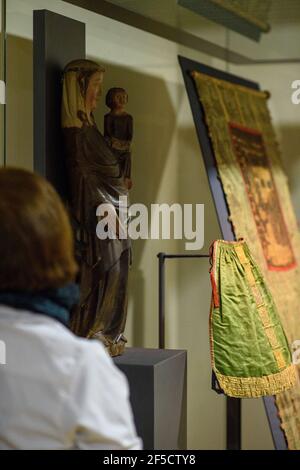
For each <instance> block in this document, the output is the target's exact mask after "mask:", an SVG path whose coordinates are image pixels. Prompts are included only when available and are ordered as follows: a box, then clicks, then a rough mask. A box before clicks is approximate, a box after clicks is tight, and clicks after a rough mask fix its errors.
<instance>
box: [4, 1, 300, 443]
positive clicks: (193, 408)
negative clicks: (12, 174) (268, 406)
mask: <svg viewBox="0 0 300 470" xmlns="http://www.w3.org/2000/svg"><path fill="white" fill-rule="evenodd" d="M8 3H9V4H10V6H9V12H8V32H9V47H8V51H9V54H8V55H9V62H8V152H7V155H8V161H9V164H14V165H19V166H24V167H26V168H31V167H32V161H33V159H32V134H33V129H32V96H33V89H32V87H33V85H32V29H31V28H32V9H33V8H49V7H48V5H47V2H46V1H43V0H35V1H34V0H31V1H30V0H26V1H24V0H22V2H21V1H20V0H19V1H18V0H10V2H8ZM51 9H52V10H53V11H56V12H58V13H63V14H64V15H66V16H70V17H73V18H75V19H79V20H81V21H85V22H86V24H87V49H88V55H89V57H91V58H94V59H96V60H98V61H99V62H100V63H102V64H103V65H105V68H106V69H107V72H106V76H105V90H107V89H108V88H110V87H111V86H123V87H125V88H126V89H127V91H128V93H129V99H130V101H129V106H128V111H129V112H130V113H131V114H133V116H134V120H135V137H134V152H133V180H134V188H133V190H132V197H131V199H132V202H143V203H145V204H147V205H150V204H151V203H160V202H161V203H162V202H167V203H168V202H170V203H173V202H179V203H204V204H205V247H204V248H203V252H204V253H206V252H207V251H208V248H209V245H210V243H211V241H212V240H213V239H215V238H218V237H219V236H220V232H219V228H218V223H217V218H216V214H215V209H214V205H213V201H212V198H211V194H210V190H209V187H208V182H207V177H206V173H205V169H204V165H203V161H202V157H201V153H200V150H199V144H198V141H197V137H196V132H195V127H194V123H193V119H192V115H191V111H190V107H189V103H188V99H187V95H186V91H185V87H184V84H183V79H182V76H181V72H180V69H179V66H178V61H177V55H178V54H181V55H184V56H186V57H189V58H191V59H194V60H196V61H199V62H203V63H205V64H208V65H211V66H215V67H218V68H220V69H223V70H225V69H226V68H228V66H227V64H225V63H222V62H220V61H218V60H216V59H213V58H212V57H209V56H205V55H204V54H201V53H200V52H196V51H194V50H189V49H186V48H183V47H181V46H179V45H177V44H175V43H172V42H170V41H167V40H164V39H162V38H159V37H157V36H153V35H151V34H149V33H145V32H142V31H139V30H137V29H135V28H131V27H129V26H126V25H123V24H120V23H118V22H115V21H113V20H109V19H107V18H104V17H100V16H98V15H95V14H92V13H88V12H84V11H83V10H81V9H78V8H75V7H72V6H70V5H68V4H64V3H63V2H60V1H54V0H53V2H51ZM207 34H208V35H211V36H210V37H208V39H211V40H213V37H214V31H213V29H212V28H210V29H209V31H208V33H207ZM216 35H217V36H218V41H219V42H222V35H223V42H224V44H225V30H222V28H217V30H216ZM287 70H289V71H287ZM230 71H231V72H233V73H236V74H238V75H241V76H245V77H248V78H252V79H254V80H256V81H258V82H261V83H262V86H263V88H267V89H269V90H270V91H271V92H272V100H271V109H272V113H273V117H274V123H275V125H276V129H277V130H278V135H279V137H280V139H281V144H282V148H283V154H284V155H283V159H284V162H285V165H286V168H287V171H288V174H289V176H290V181H291V189H292V192H293V197H294V201H295V204H296V208H297V212H298V214H299V212H300V206H299V201H298V199H299V198H298V192H299V191H300V190H299V188H297V181H298V174H299V171H300V164H298V163H297V161H298V162H299V161H300V160H299V158H297V157H299V155H298V148H297V142H298V136H297V134H298V126H299V119H298V108H297V106H293V105H291V103H290V102H289V96H290V89H289V87H290V80H293V79H296V78H299V76H298V77H297V72H298V66H293V67H288V66H287V65H284V66H274V65H268V66H264V65H261V66H255V67H254V66H251V67H245V66H243V67H232V66H230ZM274 76H276V80H274ZM299 109H300V108H299ZM106 111H107V110H106V109H105V106H104V104H103V102H102V104H101V106H100V109H99V111H98V112H97V120H98V123H99V126H100V127H102V121H103V115H104V113H105V112H106ZM183 249H184V246H183V243H182V242H179V241H176V240H175V241H137V242H135V243H134V246H133V254H134V264H133V268H132V271H131V275H130V300H129V315H128V322H127V328H126V334H127V336H128V338H129V343H130V345H135V346H143V347H156V346H157V341H158V335H157V328H158V322H157V313H158V309H157V298H158V289H157V282H158V278H157V259H156V255H157V253H158V252H160V251H165V252H169V253H170V252H180V251H183ZM209 303H210V284H209V277H208V263H207V261H205V260H200V261H199V260H183V261H177V260H170V261H169V262H168V265H167V346H168V347H170V348H178V349H180V348H182V349H187V350H188V442H189V447H190V448H198V449H223V448H225V411H226V410H225V399H224V397H222V396H217V395H216V394H215V393H214V392H212V391H211V390H210V374H211V370H210V357H209V344H208V312H209ZM243 448H245V449H271V448H272V440H271V436H270V431H269V429H268V424H267V419H266V416H265V413H264V409H263V403H262V400H244V401H243Z"/></svg>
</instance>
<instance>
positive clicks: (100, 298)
mask: <svg viewBox="0 0 300 470" xmlns="http://www.w3.org/2000/svg"><path fill="white" fill-rule="evenodd" d="M103 76H104V68H103V67H101V66H100V65H98V64H97V63H95V62H92V61H89V60H76V61H73V62H71V63H70V64H68V65H67V67H66V68H65V70H64V74H63V98H62V128H63V134H64V142H65V155H66V166H67V172H68V180H69V205H70V212H71V217H72V221H73V226H74V232H75V239H76V253H77V259H78V262H79V267H80V279H79V283H80V290H81V296H80V302H79V305H78V306H77V308H76V310H75V311H74V312H73V315H72V319H71V329H72V331H73V332H74V333H75V334H77V335H79V336H83V337H86V338H98V339H100V340H101V341H103V343H104V345H105V346H106V348H107V350H108V352H109V353H110V355H111V356H116V355H120V354H122V352H123V351H124V348H125V343H126V338H125V337H124V329H125V322H126V315H127V290H128V271H129V264H130V253H131V248H130V240H129V239H128V238H124V239H123V238H122V237H119V231H118V228H120V227H121V223H120V220H119V218H120V211H121V210H124V207H122V206H121V205H120V197H121V196H123V201H124V197H128V189H127V187H126V186H125V184H124V178H123V175H122V171H121V169H120V163H119V158H118V156H117V155H116V154H115V153H114V152H113V151H112V150H111V149H110V147H109V146H108V144H107V142H106V141H105V139H104V137H103V135H102V134H101V132H100V131H99V129H98V127H97V124H96V122H95V119H94V116H93V111H94V110H95V109H96V107H97V103H98V100H99V96H100V95H101V92H102V82H103ZM102 203H105V204H109V207H110V216H112V217H116V219H117V223H116V233H115V237H114V238H113V237H110V238H107V239H100V238H98V237H97V234H96V228H97V223H98V222H99V220H98V218H97V215H96V212H97V208H98V206H99V205H100V204H102ZM121 238H122V239H121Z"/></svg>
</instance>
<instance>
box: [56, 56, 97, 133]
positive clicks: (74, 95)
mask: <svg viewBox="0 0 300 470" xmlns="http://www.w3.org/2000/svg"><path fill="white" fill-rule="evenodd" d="M96 72H102V73H104V72H105V69H104V68H103V67H102V66H101V65H99V64H97V63H96V62H93V61H91V60H86V59H79V60H73V61H72V62H70V63H69V64H68V65H67V66H66V67H65V69H64V72H63V97H62V108H61V122H62V127H63V128H68V127H79V128H81V127H82V126H83V123H84V122H88V120H87V113H86V106H85V96H86V91H87V88H88V84H89V80H90V78H91V76H92V75H93V74H94V73H96Z"/></svg>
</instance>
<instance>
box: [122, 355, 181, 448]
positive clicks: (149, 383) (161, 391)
mask: <svg viewBox="0 0 300 470" xmlns="http://www.w3.org/2000/svg"><path fill="white" fill-rule="evenodd" d="M114 362H115V364H116V365H117V366H118V367H119V368H120V369H121V370H122V372H124V374H125V375H126V376H127V379H128V381H129V386H130V401H131V405H132V409H133V414H134V418H135V424H136V428H137V433H138V435H139V436H140V437H141V438H142V439H143V443H144V449H147V450H152V449H157V450H163V449H170V450H173V449H175V450H177V449H186V362H187V353H186V351H176V350H165V349H163V350H162V349H139V348H127V349H126V352H125V354H124V355H123V356H120V357H117V358H115V359H114Z"/></svg>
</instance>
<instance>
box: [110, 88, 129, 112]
mask: <svg viewBox="0 0 300 470" xmlns="http://www.w3.org/2000/svg"><path fill="white" fill-rule="evenodd" d="M105 103H106V106H107V107H108V108H110V109H120V108H123V107H124V106H125V105H126V104H127V103H128V94H127V91H126V90H124V88H117V87H116V88H110V90H108V92H107V95H106V99H105Z"/></svg>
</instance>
